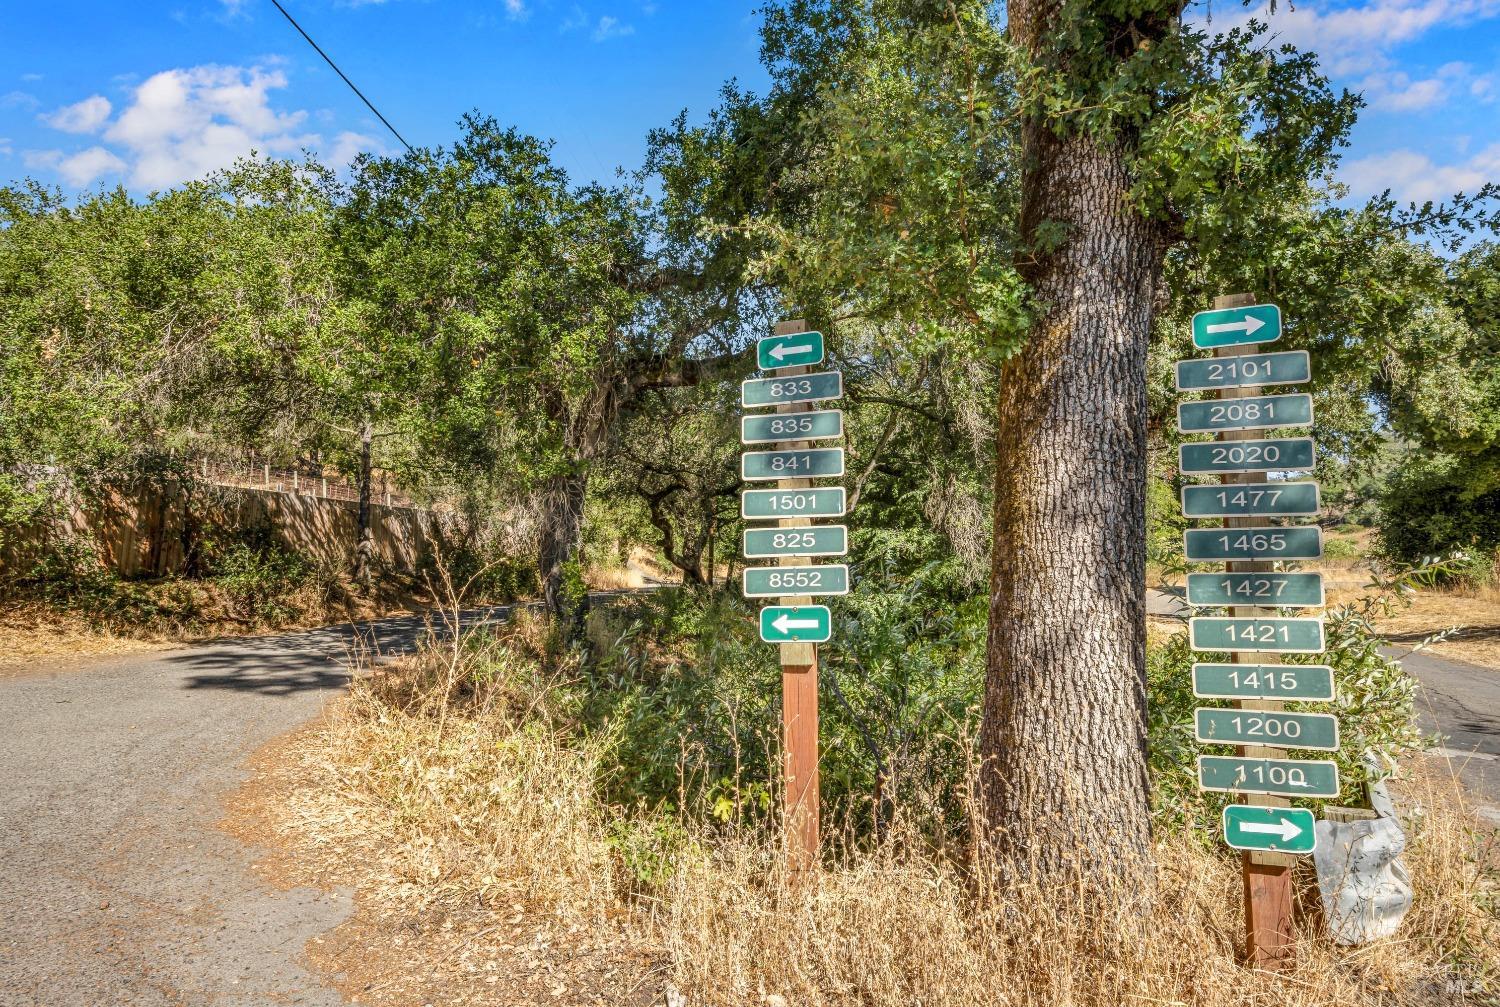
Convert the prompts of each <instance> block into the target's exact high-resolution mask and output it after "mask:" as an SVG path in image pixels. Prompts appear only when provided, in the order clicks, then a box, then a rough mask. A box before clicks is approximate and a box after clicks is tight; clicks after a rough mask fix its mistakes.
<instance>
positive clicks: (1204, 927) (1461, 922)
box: [275, 627, 1500, 1007]
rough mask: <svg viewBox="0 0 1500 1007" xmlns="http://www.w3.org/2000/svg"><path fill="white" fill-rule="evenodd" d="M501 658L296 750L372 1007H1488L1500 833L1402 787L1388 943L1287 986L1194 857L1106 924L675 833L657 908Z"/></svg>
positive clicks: (362, 694)
mask: <svg viewBox="0 0 1500 1007" xmlns="http://www.w3.org/2000/svg"><path fill="white" fill-rule="evenodd" d="M533 630H534V627H533ZM523 632H524V630H523ZM488 656H489V658H490V660H489V661H487V662H486V663H485V664H484V667H487V668H492V669H497V670H496V671H495V672H493V673H492V675H491V677H489V678H485V679H475V678H474V677H473V676H472V675H470V674H468V670H467V669H464V668H459V667H458V666H457V665H456V664H455V662H454V660H453V658H451V657H448V656H444V655H443V654H442V653H440V652H437V651H434V652H429V653H428V654H427V655H426V656H425V657H424V658H423V659H421V660H417V661H411V662H408V663H407V664H406V665H404V666H401V667H398V668H396V669H394V670H392V671H390V672H387V673H383V674H381V675H379V676H377V677H374V678H371V679H367V680H365V681H364V682H362V683H361V684H360V685H359V686H358V687H357V688H356V689H355V691H354V695H353V696H352V698H350V699H349V700H348V701H347V702H346V703H345V704H344V705H343V706H342V707H341V708H339V709H338V710H336V711H335V712H334V714H333V715H332V716H331V717H330V718H329V719H328V720H327V722H326V723H324V724H323V725H321V726H320V727H319V728H318V729H317V730H315V731H313V732H310V733H308V734H306V735H304V736H303V737H302V738H300V739H298V741H297V743H296V746H295V759H293V760H291V761H292V762H293V763H294V764H295V766H296V767H297V771H296V772H295V773H293V774H292V776H291V777H290V778H289V779H290V780H291V782H290V783H289V786H288V793H287V795H286V797H285V799H284V800H282V801H279V802H275V803H276V806H277V807H278V808H279V809H280V810H279V814H280V815H281V828H282V831H283V833H284V835H285V837H286V838H287V840H288V841H290V842H291V843H292V844H293V845H294V846H295V847H297V848H298V849H299V850H300V851H302V855H303V856H304V857H310V858H312V859H319V858H321V860H322V861H323V862H325V863H327V862H336V863H338V864H339V865H341V866H339V867H338V868H337V869H335V870H333V873H334V874H337V875H338V876H341V877H343V878H345V879H347V880H349V881H351V882H352V883H355V884H357V885H358V887H359V888H360V890H361V897H362V900H363V902H364V904H365V906H366V907H367V908H366V910H365V911H363V913H362V916H361V917H359V919H361V920H363V921H364V922H363V923H361V924H360V925H361V926H364V927H365V928H366V929H365V930H364V931H359V930H357V929H356V930H354V931H350V932H346V933H344V934H343V935H342V936H340V937H339V938H337V939H336V940H335V941H334V943H335V944H336V945H337V946H338V948H339V949H340V950H339V952H338V954H337V955H334V956H333V957H332V958H328V956H327V955H326V954H323V953H322V952H318V951H317V950H316V949H313V952H312V953H313V957H314V958H315V959H317V960H325V961H327V962H328V967H329V968H330V969H333V968H337V969H340V970H342V971H343V972H345V973H346V982H347V983H349V984H350V985H347V986H346V988H348V989H350V990H352V991H354V992H357V993H358V994H359V996H360V1002H365V1003H384V1004H392V1005H394V1004H407V1003H411V1004H420V1003H424V1002H429V1001H427V1000H423V999H421V998H422V997H424V996H428V995H429V993H428V992H427V991H429V990H431V989H433V988H435V987H434V985H433V982H432V981H429V980H432V978H433V977H439V978H440V979H441V985H442V988H443V989H444V990H445V994H444V999H443V1002H444V1003H451V1004H462V1003H470V1002H473V1003H480V1002H484V1003H539V1002H542V1003H565V1004H575V1003H576V1004H585V1003H644V1002H648V1000H649V1001H650V1002H656V1003H660V1002H661V1000H660V997H661V987H662V983H663V981H664V979H666V978H668V977H669V978H670V981H671V983H672V984H673V985H675V986H676V987H677V988H679V989H680V990H681V991H682V993H683V994H684V995H685V996H686V997H687V1003H689V1004H693V1005H701V1007H730V1005H735V1007H740V1005H744V1004H767V1005H773V1004H779V1003H784V1004H787V1005H819V1007H824V1005H826V1007H872V1005H891V1007H897V1005H901V1007H905V1005H912V1004H924V1005H945V1007H946V1005H955V1007H958V1005H971V1004H972V1005H975V1007H978V1005H981V1004H983V1005H986V1007H994V1005H1005V1007H1021V1005H1045V1007H1121V1005H1137V1004H1139V1005H1150V1004H1176V1005H1193V1007H1198V1005H1202V1007H1227V1005H1241V1007H1260V1005H1264V1007H1314V1005H1334V1004H1338V1005H1356V1004H1357V1005H1389V1007H1407V1005H1411V1007H1415V1005H1418V1004H1421V1005H1433V1004H1453V1005H1459V1004H1478V1003H1493V1002H1495V1001H1494V1000H1493V999H1488V1000H1487V999H1484V996H1490V997H1493V995H1494V994H1493V993H1492V992H1488V991H1494V990H1495V989H1496V988H1497V987H1496V985H1495V983H1496V977H1497V975H1500V933H1497V924H1496V920H1495V919H1494V917H1493V915H1492V914H1491V910H1490V907H1491V906H1493V904H1494V903H1493V898H1494V895H1495V893H1494V891H1493V890H1492V884H1493V879H1494V874H1493V868H1494V857H1493V855H1492V851H1491V850H1490V846H1489V844H1490V841H1491V840H1490V838H1489V837H1490V833H1489V832H1488V830H1485V829H1482V828H1480V827H1479V826H1478V824H1477V823H1476V822H1474V821H1473V820H1472V818H1471V817H1469V815H1468V814H1467V812H1466V811H1465V809H1464V808H1463V807H1462V803H1461V800H1462V798H1461V793H1459V792H1458V791H1457V790H1456V789H1455V788H1456V786H1457V785H1456V783H1454V782H1453V781H1452V780H1451V779H1445V778H1443V777H1442V776H1440V775H1439V776H1426V777H1421V778H1418V779H1416V780H1414V781H1412V782H1409V783H1408V784H1406V787H1407V790H1408V791H1409V792H1410V793H1412V794H1415V795H1416V796H1418V797H1420V799H1421V800H1420V803H1421V807H1422V812H1421V814H1420V815H1417V816H1416V817H1415V818H1414V826H1413V830H1412V833H1413V834H1412V842H1411V845H1410V847H1409V850H1408V854H1407V864H1408V866H1409V868H1410V871H1411V876H1412V881H1413V884H1414V886H1415V888H1416V891H1417V904H1416V905H1415V907H1414V908H1413V910H1412V912H1411V915H1410V917H1409V920H1408V922H1407V924H1406V926H1405V928H1404V930H1403V932H1402V934H1401V935H1400V936H1399V937H1397V938H1394V939H1390V940H1386V941H1382V942H1378V943H1375V944H1372V945H1367V946H1364V947H1359V948H1352V949H1341V948H1338V947H1336V946H1334V945H1333V944H1331V943H1330V942H1329V941H1328V940H1326V939H1324V938H1323V937H1321V936H1320V935H1319V931H1318V926H1317V924H1316V921H1304V923H1303V929H1302V930H1301V934H1300V947H1299V949H1298V962H1299V964H1298V968H1297V970H1296V971H1295V972H1294V973H1293V974H1291V975H1287V976H1278V975H1272V974H1268V973H1261V972H1254V971H1251V970H1248V969H1245V968H1243V967H1241V966H1240V965H1239V964H1237V963H1236V949H1237V945H1238V943H1239V939H1240V934H1241V930H1242V926H1243V923H1242V918H1241V908H1240V904H1239V903H1240V898H1239V892H1240V880H1239V875H1238V869H1237V864H1236V862H1235V861H1233V860H1231V859H1230V858H1228V857H1227V856H1225V855H1223V852H1222V850H1220V849H1219V848H1218V846H1217V844H1215V843H1213V842H1209V843H1208V844H1207V845H1205V844H1202V843H1200V842H1197V841H1195V840H1194V839H1193V838H1192V837H1175V838H1173V837H1166V838H1162V839H1160V840H1159V841H1158V843H1157V846H1156V861H1157V864H1158V868H1157V876H1156V884H1155V889H1154V899H1152V900H1151V901H1150V902H1143V901H1142V898H1141V896H1142V893H1143V892H1144V891H1145V890H1146V889H1147V887H1148V886H1145V885H1141V886H1138V887H1137V888H1134V889H1132V890H1130V891H1122V892H1120V893H1119V898H1118V899H1117V900H1116V902H1115V904H1116V905H1117V906H1118V912H1115V913H1113V914H1111V915H1109V916H1108V917H1107V918H1100V917H1099V916H1098V915H1096V914H1094V913H1092V912H1090V911H1089V910H1088V909H1087V908H1086V905H1087V903H1084V902H1082V901H1080V900H1077V899H1076V898H1074V897H1072V896H1071V895H1070V894H1069V893H1065V892H1035V891H1030V892H1028V891H1020V892H1017V891H1007V892H1005V893H1004V894H1003V896H994V895H990V897H988V898H983V897H981V898H976V892H975V884H974V882H973V879H972V877H971V876H970V875H968V874H966V873H965V871H964V870H963V868H962V866H961V865H957V864H953V863H950V862H947V861H943V860H939V859H934V858H933V857H932V856H931V855H930V852H929V851H928V849H927V848H926V847H925V846H924V844H923V843H922V842H921V841H920V839H919V838H918V837H915V836H909V835H903V834H902V833H901V831H900V830H899V829H898V830H896V832H895V833H894V834H893V835H892V837H891V838H890V840H889V841H888V842H885V843H884V844H882V845H881V846H880V847H879V848H878V849H876V850H873V851H868V850H867V851H865V852H848V850H850V849H854V848H855V847H854V845H853V844H846V846H847V849H846V850H845V851H843V852H840V853H838V854H837V855H834V856H832V857H829V858H825V859H826V860H827V863H826V868H825V869H824V870H822V871H820V872H818V873H817V874H816V875H814V876H813V877H812V878H811V879H806V880H803V881H802V882H800V883H795V882H793V881H792V880H789V879H788V877H787V876H786V875H785V874H784V873H783V872H782V871H781V870H780V868H779V864H780V859H781V858H780V856H779V851H778V849H777V847H776V843H775V839H774V837H773V836H770V835H766V834H760V833H754V832H752V833H748V834H733V835H725V834H724V833H723V832H722V830H718V831H716V830H710V829H707V828H702V827H699V826H696V825H694V824H693V823H689V822H678V823H677V826H676V829H675V832H676V833H678V834H677V835H676V838H675V839H673V840H672V841H670V842H666V843H663V844H662V846H661V847H660V850H659V851H658V852H659V853H660V856H661V858H662V864H663V865H664V869H663V870H662V871H661V873H660V876H659V877H658V878H657V879H656V880H655V881H654V882H652V883H650V884H646V883H644V882H642V881H641V879H640V877H639V876H638V875H636V874H632V873H631V872H630V871H627V870H626V868H625V863H624V860H623V858H622V856H621V851H620V845H619V843H618V842H617V840H618V837H619V835H620V830H622V829H624V830H629V829H630V828H632V827H633V828H636V829H638V830H639V831H638V832H637V833H636V834H637V835H641V834H645V833H648V832H650V831H651V830H650V829H649V828H648V826H649V825H650V823H649V822H640V821H637V822H631V821H629V819H628V818H622V817H621V816H620V813H619V812H618V811H617V810H614V809H609V808H606V807H604V806H602V805H601V804H600V802H599V801H598V800H597V799H596V797H595V796H594V795H595V794H596V792H597V781H598V780H599V776H600V773H601V772H603V771H604V770H605V768H606V761H607V760H606V758H605V750H604V749H603V748H601V747H600V746H599V745H598V744H596V743H591V742H580V741H579V740H578V739H576V738H574V737H571V736H569V735H568V734H567V733H566V732H565V731H563V730H560V729H559V728H558V727H556V726H555V725H557V724H559V723H561V722H563V721H562V718H561V717H560V711H559V710H557V709H554V708H553V707H552V706H551V704H552V703H554V702H555V700H556V697H555V693H556V688H555V687H556V685H557V679H555V678H552V679H549V678H548V677H547V676H545V675H542V674H541V673H540V672H539V671H538V666H537V665H536V664H535V662H532V661H529V660H527V659H526V658H525V657H524V656H522V655H521V654H520V653H518V652H510V653H509V657H510V658H512V660H510V662H509V663H508V664H507V663H506V661H505V660H497V659H499V658H504V657H506V655H504V654H490V655H488ZM558 674H566V671H564V672H560V673H558ZM443 700H446V702H442V701H443ZM440 705H441V706H442V707H444V708H446V709H447V711H448V712H446V713H444V714H441V715H440V714H439V712H438V707H439V706H440ZM658 834H659V830H658ZM339 872H342V873H341V874H340V873H339ZM979 894H980V895H985V893H979ZM984 905H991V906H994V907H995V908H994V909H993V910H988V911H987V910H982V909H981V908H980V907H981V906H984ZM372 921H373V922H372ZM398 936H399V937H400V938H401V942H402V943H401V947H400V948H399V949H397V948H396V947H395V946H394V945H391V943H390V942H391V941H393V940H394V939H395V938H396V937H398ZM361 941H364V942H365V945H366V953H365V956H364V957H361V954H360V952H359V944H360V942H361ZM340 942H342V943H340ZM372 944H379V945H384V946H383V947H372V946H371V945H372ZM320 955H322V957H321V958H320ZM382 955H384V958H382V957H381V956H382ZM376 961H386V962H387V963H388V964H387V965H386V966H384V967H383V968H384V971H379V970H374V969H373V968H372V967H367V966H368V964H369V963H372V962H376ZM362 963H364V964H362ZM361 969H363V971H361ZM381 976H384V977H385V978H380V977H381ZM424 977H425V978H424ZM1465 984H1467V985H1465ZM1464 990H1468V991H1469V992H1468V993H1465V992H1463V991H1464ZM1481 990H1483V991H1486V992H1485V993H1484V994H1483V995H1481V992H1480V991H1481ZM651 998H654V999H651ZM778 998H780V999H778Z"/></svg>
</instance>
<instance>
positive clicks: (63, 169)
mask: <svg viewBox="0 0 1500 1007" xmlns="http://www.w3.org/2000/svg"><path fill="white" fill-rule="evenodd" d="M127 167H128V165H126V163H125V162H124V161H122V160H120V158H119V157H117V156H115V155H114V154H113V153H111V152H110V151H108V150H105V149H104V148H103V147H90V148H89V149H88V150H81V151H79V152H78V153H76V154H74V155H72V156H71V157H65V158H63V159H62V160H61V161H59V162H57V173H58V174H59V175H61V176H62V177H63V181H65V182H67V183H68V184H69V185H71V186H73V187H74V188H75V189H82V188H84V187H85V186H87V185H90V184H91V183H93V182H94V181H95V180H97V179H99V178H101V177H102V176H104V175H123V174H124V173H125V169H126V168H127Z"/></svg>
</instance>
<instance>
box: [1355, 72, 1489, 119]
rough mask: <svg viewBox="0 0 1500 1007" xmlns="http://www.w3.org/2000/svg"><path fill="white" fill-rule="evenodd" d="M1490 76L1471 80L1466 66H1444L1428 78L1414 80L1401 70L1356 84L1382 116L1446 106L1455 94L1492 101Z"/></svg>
mask: <svg viewBox="0 0 1500 1007" xmlns="http://www.w3.org/2000/svg"><path fill="white" fill-rule="evenodd" d="M1493 89H1494V80H1493V75H1485V76H1482V77H1476V76H1474V70H1473V67H1471V66H1469V64H1467V63H1458V62H1454V63H1444V64H1443V65H1442V66H1440V67H1438V68H1437V72H1436V73H1435V74H1433V76H1431V77H1427V78H1423V79H1421V80H1413V79H1412V78H1411V77H1410V75H1408V74H1406V73H1404V72H1402V71H1400V70H1386V71H1380V72H1377V73H1372V74H1370V75H1369V76H1367V77H1365V78H1364V80H1362V81H1360V82H1359V84H1358V90H1359V91H1361V92H1363V94H1364V96H1365V98H1366V99H1367V100H1368V101H1369V102H1370V107H1371V108H1373V109H1376V110H1378V111H1385V112H1421V111H1424V110H1426V109H1430V108H1436V107H1437V106H1439V105H1442V104H1444V103H1446V102H1447V101H1448V100H1449V99H1450V98H1452V97H1453V96H1454V95H1455V94H1461V93H1463V92H1465V91H1467V92H1468V94H1469V97H1471V98H1473V99H1475V100H1477V101H1480V102H1487V101H1490V100H1493V95H1492V94H1491V92H1492V91H1493Z"/></svg>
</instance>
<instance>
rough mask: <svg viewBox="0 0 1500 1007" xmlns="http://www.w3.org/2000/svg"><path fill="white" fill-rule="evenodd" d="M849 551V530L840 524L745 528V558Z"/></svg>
mask: <svg viewBox="0 0 1500 1007" xmlns="http://www.w3.org/2000/svg"><path fill="white" fill-rule="evenodd" d="M848 551H849V530H848V529H847V528H845V527H844V526H843V525H841V524H830V525H816V526H814V527H811V528H747V529H745V558H746V559H766V558H769V557H773V556H843V555H845V554H846V553H847V552H848Z"/></svg>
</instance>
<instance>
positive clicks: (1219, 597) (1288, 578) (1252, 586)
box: [1187, 573, 1323, 608]
mask: <svg viewBox="0 0 1500 1007" xmlns="http://www.w3.org/2000/svg"><path fill="white" fill-rule="evenodd" d="M1187 603H1188V604H1189V605H1195V606H1198V607H1200V608H1219V607H1225V606H1229V605H1257V606H1261V607H1263V608H1322V607H1323V575H1322V574H1320V573H1190V574H1188V576H1187Z"/></svg>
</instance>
